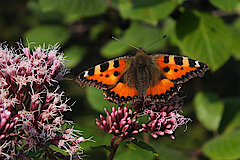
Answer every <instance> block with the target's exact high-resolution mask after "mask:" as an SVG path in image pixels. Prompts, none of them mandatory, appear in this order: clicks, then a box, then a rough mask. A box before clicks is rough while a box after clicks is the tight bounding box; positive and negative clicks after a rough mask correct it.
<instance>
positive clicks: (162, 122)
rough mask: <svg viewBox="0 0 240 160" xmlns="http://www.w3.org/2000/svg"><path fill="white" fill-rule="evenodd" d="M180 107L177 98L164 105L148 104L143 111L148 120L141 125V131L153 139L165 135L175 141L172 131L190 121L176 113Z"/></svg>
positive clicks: (179, 99) (181, 103)
mask: <svg viewBox="0 0 240 160" xmlns="http://www.w3.org/2000/svg"><path fill="white" fill-rule="evenodd" d="M182 105H183V100H182V99H181V98H179V97H178V96H174V97H173V98H172V99H170V100H169V101H168V102H165V103H158V104H150V105H149V106H147V108H145V110H144V113H145V114H147V115H149V120H148V121H147V122H146V123H144V124H142V127H143V128H142V131H144V132H151V135H152V137H153V138H158V136H164V135H166V136H169V137H170V138H172V139H175V135H174V131H175V130H176V129H177V128H179V127H180V126H182V125H184V124H186V123H187V122H188V121H189V120H190V119H189V118H184V116H183V115H180V114H179V113H178V112H179V111H181V106H182Z"/></svg>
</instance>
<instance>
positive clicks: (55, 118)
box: [0, 46, 84, 159]
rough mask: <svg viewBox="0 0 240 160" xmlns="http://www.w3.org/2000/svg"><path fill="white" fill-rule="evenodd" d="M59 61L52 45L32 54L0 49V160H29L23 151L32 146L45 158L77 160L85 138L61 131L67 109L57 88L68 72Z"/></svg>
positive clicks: (69, 131)
mask: <svg viewBox="0 0 240 160" xmlns="http://www.w3.org/2000/svg"><path fill="white" fill-rule="evenodd" d="M64 62H65V59H64V57H63V54H62V53H59V51H58V47H57V46H53V47H51V48H48V49H44V48H41V47H38V48H35V49H34V50H33V52H31V51H30V49H29V48H23V49H21V50H15V49H8V48H7V47H4V46H0V140H1V141H0V159H2V158H5V159H17V158H19V159H29V158H30V157H29V156H28V155H27V153H28V152H25V151H28V150H32V151H35V150H36V149H37V148H41V149H43V150H44V151H45V153H44V157H45V158H47V157H48V158H50V159H51V158H53V157H55V158H60V159H69V158H73V159H74V158H80V155H81V154H82V148H81V146H80V145H79V143H82V142H84V138H83V137H81V134H80V133H79V131H77V130H73V129H68V130H63V129H62V125H63V124H64V123H66V122H67V121H66V120H64V118H63V112H66V111H71V107H70V105H69V104H68V99H66V100H64V92H60V90H59V87H57V83H58V80H60V79H61V78H63V76H64V75H65V74H66V73H68V72H69V71H68V70H67V69H64ZM50 145H55V146H57V147H59V148H60V149H62V150H63V151H65V152H66V153H68V155H64V154H62V153H60V152H58V153H55V152H56V151H54V150H52V149H51V148H50V147H49V146H50ZM31 158H34V157H31Z"/></svg>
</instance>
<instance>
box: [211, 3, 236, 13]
mask: <svg viewBox="0 0 240 160" xmlns="http://www.w3.org/2000/svg"><path fill="white" fill-rule="evenodd" d="M210 1H211V3H212V4H213V5H215V6H216V7H218V8H221V9H223V10H226V11H232V10H233V9H235V8H236V7H237V5H239V4H240V1H239V0H210Z"/></svg>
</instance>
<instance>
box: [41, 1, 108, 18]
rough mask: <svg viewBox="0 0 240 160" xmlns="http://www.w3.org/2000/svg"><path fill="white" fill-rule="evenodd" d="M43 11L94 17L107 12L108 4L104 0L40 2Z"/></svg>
mask: <svg viewBox="0 0 240 160" xmlns="http://www.w3.org/2000/svg"><path fill="white" fill-rule="evenodd" d="M39 3H40V6H41V8H42V10H43V11H59V12H61V13H63V14H64V15H65V14H68V15H71V14H73V15H76V14H77V15H79V16H81V17H86V16H94V15H97V14H101V13H103V12H105V10H106V8H107V2H106V1H102V0H51V1H49V0H39Z"/></svg>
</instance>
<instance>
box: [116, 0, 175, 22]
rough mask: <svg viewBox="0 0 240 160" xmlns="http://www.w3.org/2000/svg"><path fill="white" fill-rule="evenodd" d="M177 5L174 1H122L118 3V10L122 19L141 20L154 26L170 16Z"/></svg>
mask: <svg viewBox="0 0 240 160" xmlns="http://www.w3.org/2000/svg"><path fill="white" fill-rule="evenodd" d="M177 5H178V1H174V0H172V1H169V0H161V1H159V0H148V1H146V0H137V1H126V0H122V1H120V3H119V10H120V14H121V16H122V17H123V18H130V19H134V20H142V21H144V22H147V23H151V24H153V25H156V24H157V23H158V21H159V20H161V19H164V18H166V17H167V16H168V15H169V14H171V13H172V12H173V10H174V9H175V8H176V7H177Z"/></svg>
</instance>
